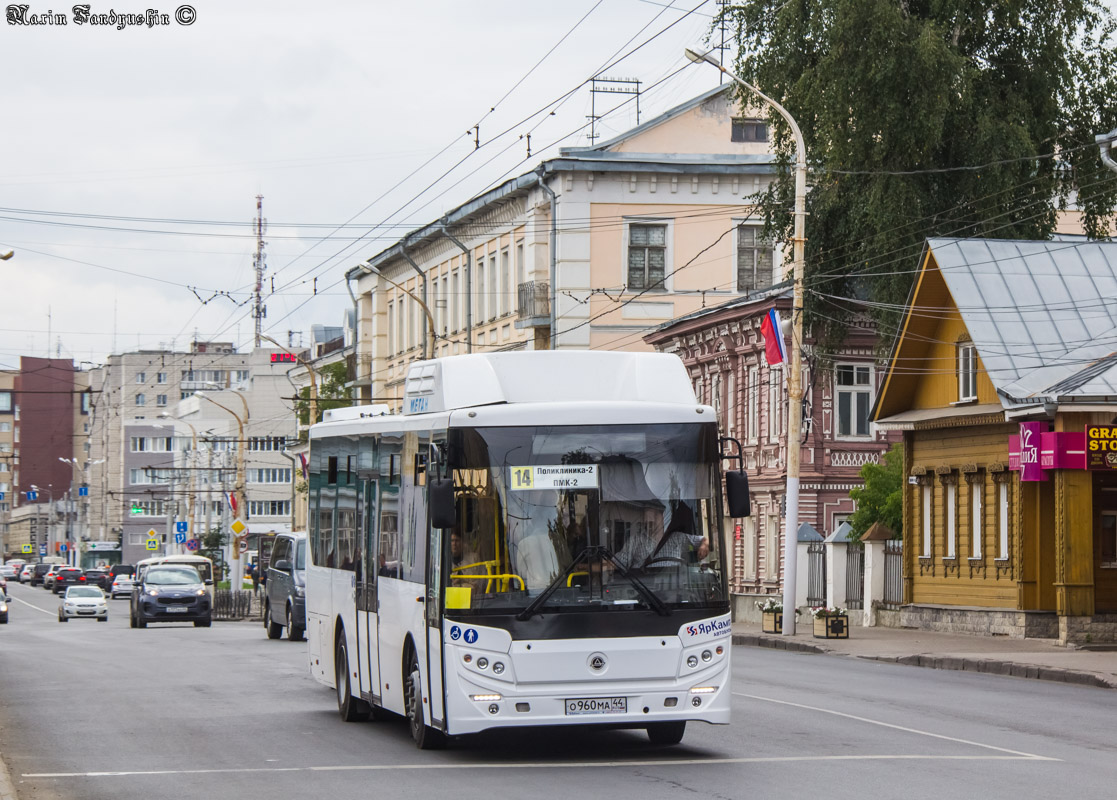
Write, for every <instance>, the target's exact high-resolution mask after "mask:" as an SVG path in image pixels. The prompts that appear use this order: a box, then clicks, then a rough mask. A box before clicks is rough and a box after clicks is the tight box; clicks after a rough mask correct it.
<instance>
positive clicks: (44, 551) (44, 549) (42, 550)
mask: <svg viewBox="0 0 1117 800" xmlns="http://www.w3.org/2000/svg"><path fill="white" fill-rule="evenodd" d="M46 554H47V546H46V545H45V544H41V545H39V555H41V556H45V555H46Z"/></svg>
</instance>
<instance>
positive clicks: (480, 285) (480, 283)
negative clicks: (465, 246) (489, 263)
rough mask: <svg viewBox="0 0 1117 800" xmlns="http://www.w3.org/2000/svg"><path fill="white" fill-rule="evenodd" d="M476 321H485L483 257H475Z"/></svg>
mask: <svg viewBox="0 0 1117 800" xmlns="http://www.w3.org/2000/svg"><path fill="white" fill-rule="evenodd" d="M476 307H477V322H479V323H480V322H484V321H485V257H484V256H479V257H478V258H477V303H476Z"/></svg>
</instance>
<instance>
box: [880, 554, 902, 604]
mask: <svg viewBox="0 0 1117 800" xmlns="http://www.w3.org/2000/svg"><path fill="white" fill-rule="evenodd" d="M903 564H904V543H903V541H902V540H900V539H895V540H892V541H888V542H885V543H884V598H883V599H882V600H881V603H880V607H881V608H886V609H892V610H896V609H898V608H899V607H900V605H901V604H902V603H903V602H904V580H903Z"/></svg>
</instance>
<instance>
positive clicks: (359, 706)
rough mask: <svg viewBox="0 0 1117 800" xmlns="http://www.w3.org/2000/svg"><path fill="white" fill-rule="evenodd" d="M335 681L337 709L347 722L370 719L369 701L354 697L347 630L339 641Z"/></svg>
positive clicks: (335, 661) (335, 663)
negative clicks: (350, 674) (346, 642)
mask: <svg viewBox="0 0 1117 800" xmlns="http://www.w3.org/2000/svg"><path fill="white" fill-rule="evenodd" d="M334 681H335V685H336V686H337V710H338V713H339V714H341V718H342V719H343V720H345V721H346V722H364V721H365V720H366V719H368V714H369V707H368V703H366V702H365V701H364V700H361V699H360V698H359V697H354V696H353V692H352V687H351V686H350V684H349V654H348V652H347V650H346V647H345V632H344V631H343V632H342V634H341V638H340V639H338V642H337V657H336V658H334Z"/></svg>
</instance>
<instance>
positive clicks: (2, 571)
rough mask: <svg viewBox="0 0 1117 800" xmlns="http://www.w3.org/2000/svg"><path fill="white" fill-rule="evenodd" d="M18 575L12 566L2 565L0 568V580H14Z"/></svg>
mask: <svg viewBox="0 0 1117 800" xmlns="http://www.w3.org/2000/svg"><path fill="white" fill-rule="evenodd" d="M16 577H18V574H17V572H16V568H15V566H14V565H12V564H4V565H2V566H0V578H16Z"/></svg>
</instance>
